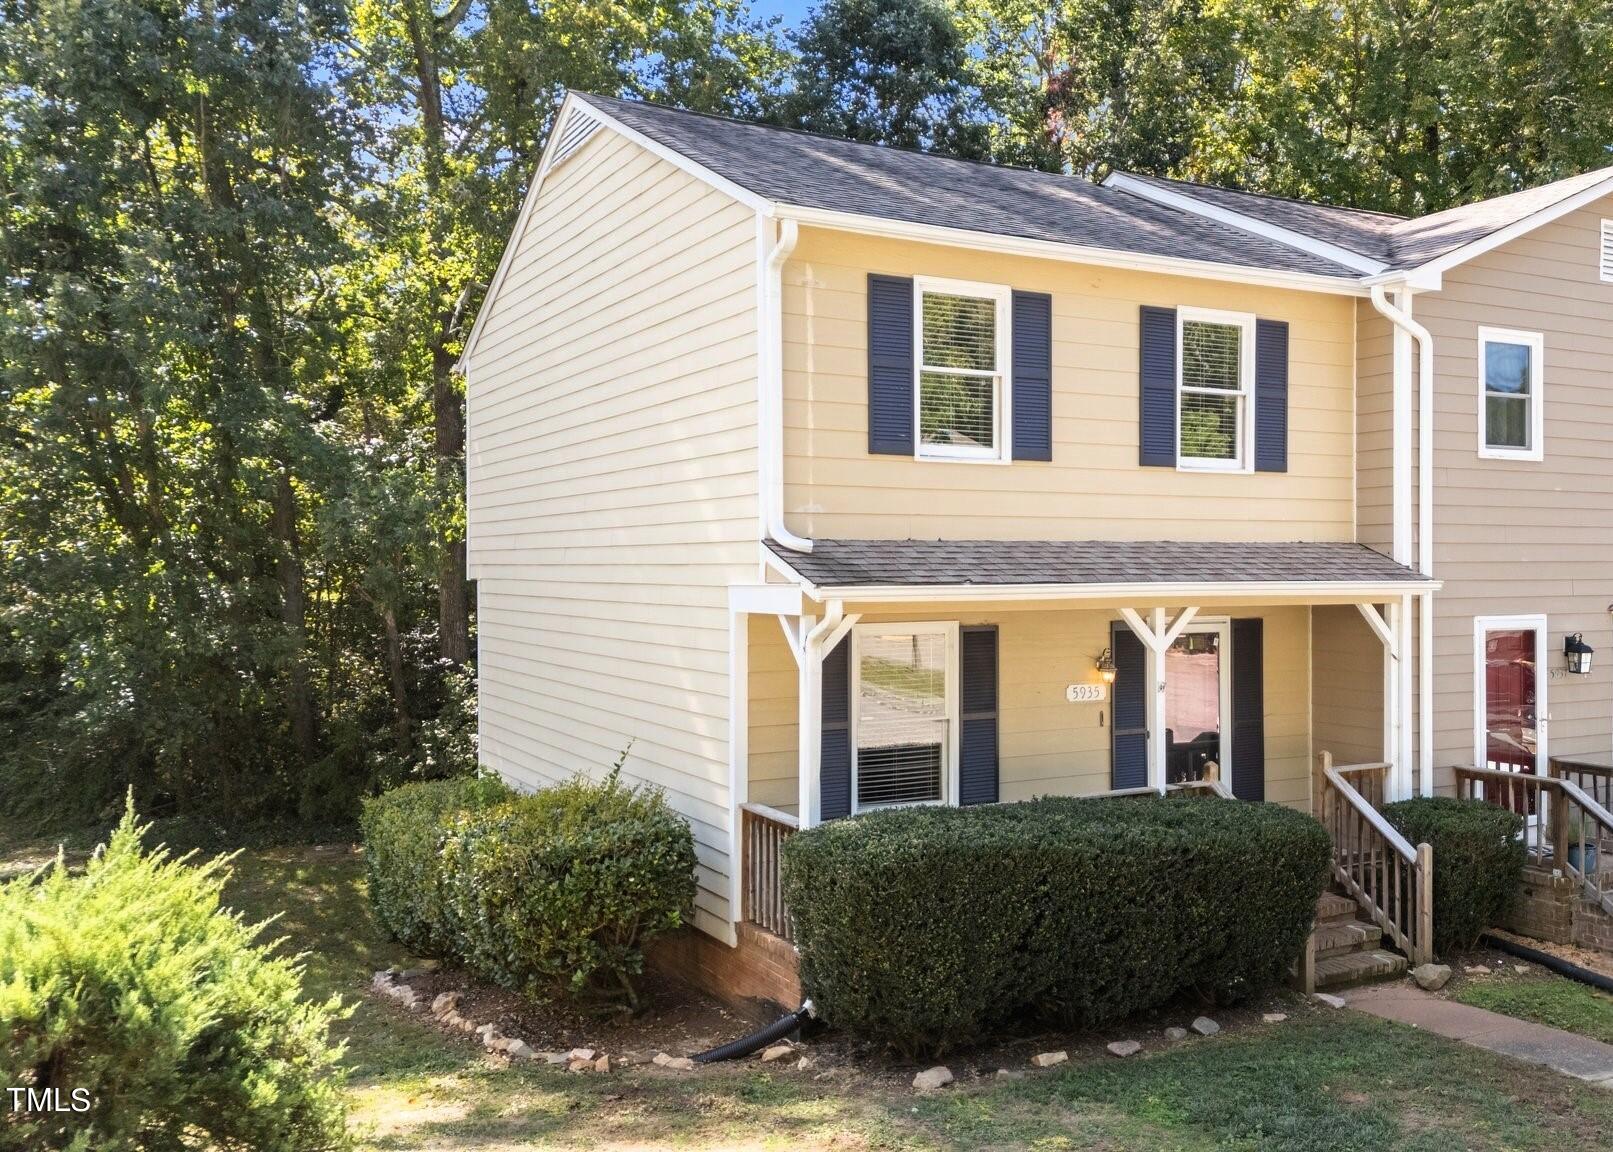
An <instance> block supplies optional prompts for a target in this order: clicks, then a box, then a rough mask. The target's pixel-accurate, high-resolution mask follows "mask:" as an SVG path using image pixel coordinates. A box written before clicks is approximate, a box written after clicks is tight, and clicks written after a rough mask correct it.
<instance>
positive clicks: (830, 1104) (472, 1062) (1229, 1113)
mask: <svg viewBox="0 0 1613 1152" xmlns="http://www.w3.org/2000/svg"><path fill="white" fill-rule="evenodd" d="M231 899H232V901H233V902H234V903H235V904H236V906H238V907H239V908H240V909H241V910H242V911H243V912H245V913H246V914H247V915H249V916H252V917H266V916H268V915H271V914H274V913H279V914H280V915H281V918H280V920H279V921H278V923H277V925H276V927H275V928H274V929H273V931H275V932H277V933H284V934H286V935H287V936H288V937H289V938H290V942H291V946H292V947H295V948H297V949H299V950H306V951H307V952H308V963H309V983H310V985H311V990H312V991H313V992H315V993H316V994H323V993H326V992H329V991H338V992H341V993H342V994H344V995H347V996H350V997H357V996H359V995H360V994H361V993H362V990H363V988H364V986H365V984H366V983H367V979H368V975H369V973H370V972H371V971H373V970H374V969H376V968H378V967H383V966H385V965H387V964H390V963H393V962H396V961H399V960H403V959H406V957H404V956H403V955H402V954H401V953H400V952H399V950H398V949H397V947H396V946H395V945H393V944H392V943H390V942H389V941H388V940H386V939H385V938H384V937H383V936H382V935H381V934H380V933H379V932H378V931H377V929H376V928H375V925H374V922H373V920H372V919H371V918H370V915H369V909H368V905H367V903H366V900H365V895H364V882H363V870H362V865H361V861H360V859H359V857H358V856H357V854H355V853H353V852H351V851H348V850H345V849H325V850H321V849H305V848H297V849H271V850H264V851H256V852H251V853H248V854H246V855H243V856H242V858H241V860H240V862H239V863H238V865H237V878H236V880H235V883H234V886H233V888H232V893H231ZM342 1034H343V1035H344V1037H345V1038H346V1039H347V1040H348V1042H349V1053H348V1061H349V1066H350V1069H351V1092H352V1106H353V1118H354V1123H355V1125H356V1126H357V1128H358V1130H359V1132H360V1134H361V1140H362V1142H363V1146H364V1147H366V1148H373V1149H400V1150H401V1149H438V1148H474V1149H477V1150H479V1152H504V1150H506V1149H508V1150H513V1149H516V1148H528V1147H538V1148H579V1149H582V1148H586V1149H589V1150H590V1152H607V1150H612V1149H649V1148H662V1147H675V1148H691V1149H719V1148H721V1149H730V1148H780V1149H785V1148H790V1149H794V1148H803V1149H829V1148H834V1149H880V1150H893V1152H899V1150H906V1149H951V1148H959V1149H962V1148H1005V1149H1038V1150H1041V1149H1050V1150H1051V1149H1082V1148H1109V1149H1126V1150H1128V1152H1129V1150H1137V1152H1150V1150H1154V1152H1164V1150H1167V1149H1168V1150H1173V1152H1174V1150H1192V1149H1211V1148H1214V1149H1235V1150H1236V1149H1247V1150H1262V1152H1287V1150H1299V1149H1337V1150H1349V1149H1372V1150H1374V1152H1377V1150H1382V1149H1390V1148H1393V1149H1409V1150H1413V1152H1417V1150H1425V1152H1436V1150H1447V1149H1448V1150H1451V1152H1455V1150H1458V1149H1495V1150H1502V1149H1506V1150H1514V1149H1537V1148H1538V1149H1559V1148H1562V1147H1613V1093H1608V1092H1604V1091H1601V1090H1598V1089H1594V1088H1589V1087H1586V1086H1584V1085H1582V1084H1580V1083H1578V1082H1576V1081H1572V1080H1567V1079H1564V1078H1561V1077H1558V1076H1555V1075H1553V1074H1551V1073H1549V1072H1544V1071H1542V1070H1540V1069H1538V1068H1533V1067H1527V1066H1524V1065H1519V1064H1514V1063H1511V1062H1509V1061H1506V1060H1503V1059H1501V1058H1499V1057H1494V1056H1490V1055H1489V1054H1487V1053H1483V1052H1479V1051H1476V1050H1474V1049H1470V1048H1465V1047H1460V1046H1458V1045H1455V1044H1451V1043H1448V1042H1446V1041H1442V1040H1439V1039H1437V1038H1435V1037H1431V1036H1427V1035H1423V1034H1421V1033H1418V1032H1415V1031H1411V1030H1408V1029H1402V1028H1398V1027H1396V1026H1394V1025H1391V1024H1386V1023H1382V1022H1380V1021H1376V1020H1372V1019H1369V1018H1366V1017H1361V1016H1357V1015H1354V1014H1352V1013H1347V1012H1326V1013H1322V1012H1308V1011H1306V1010H1305V1009H1304V1007H1303V1006H1296V1008H1295V1011H1294V1018H1293V1019H1291V1020H1290V1021H1289V1022H1287V1023H1284V1024H1281V1025H1277V1026H1273V1027H1266V1028H1257V1029H1252V1030H1244V1031H1242V1032H1241V1033H1234V1034H1228V1035H1223V1036H1221V1037H1217V1038H1215V1039H1211V1040H1195V1041H1193V1042H1191V1043H1188V1044H1185V1045H1183V1046H1181V1047H1179V1048H1177V1049H1176V1050H1175V1051H1172V1052H1168V1053H1164V1054H1161V1055H1156V1056H1144V1057H1134V1058H1132V1059H1130V1060H1127V1061H1119V1060H1114V1059H1111V1058H1102V1059H1099V1060H1089V1061H1081V1062H1075V1063H1073V1064H1072V1065H1069V1066H1066V1067H1065V1068H1063V1069H1059V1070H1055V1071H1052V1072H1047V1073H1036V1072H1032V1073H1030V1074H1029V1075H1027V1077H1026V1078H1025V1079H1024V1080H1022V1081H1014V1082H998V1081H991V1080H974V1079H973V1078H972V1077H969V1076H968V1075H967V1074H966V1073H965V1072H964V1070H965V1069H968V1068H969V1067H971V1065H970V1062H969V1061H967V1060H965V1059H959V1060H955V1061H954V1062H953V1065H952V1066H953V1069H954V1071H956V1072H960V1080H963V1081H964V1083H962V1084H960V1085H957V1086H954V1087H953V1088H951V1089H948V1090H946V1091H945V1092H944V1093H943V1094H941V1095H938V1096H935V1097H929V1098H920V1097H917V1096H915V1095H914V1094H913V1093H912V1092H911V1091H909V1090H908V1089H907V1087H906V1085H905V1082H904V1080H905V1077H906V1076H907V1075H908V1073H906V1072H901V1071H899V1070H895V1069H892V1068H888V1067H883V1066H878V1065H876V1066H873V1067H871V1068H869V1069H841V1070H837V1071H833V1072H831V1073H829V1074H828V1075H827V1076H826V1077H825V1078H824V1079H818V1078H817V1077H815V1076H814V1075H813V1074H812V1073H810V1072H808V1073H802V1072H798V1071H796V1070H794V1069H785V1070H782V1071H773V1070H771V1068H769V1069H768V1070H764V1069H763V1067H762V1066H760V1065H759V1064H757V1063H754V1062H749V1063H743V1064H735V1065H727V1066H720V1067H715V1068H711V1069H706V1070H702V1071H699V1072H695V1073H690V1074H669V1073H665V1072H662V1071H660V1070H659V1069H630V1070H627V1071H625V1072H620V1073H613V1074H611V1075H609V1076H568V1075H566V1074H565V1073H562V1072H556V1071H552V1070H550V1069H548V1068H539V1067H533V1066H521V1067H516V1068H510V1069H500V1068H498V1067H496V1066H495V1065H494V1064H493V1063H492V1062H491V1061H488V1060H486V1059H484V1058H483V1057H482V1056H481V1054H480V1053H479V1052H477V1051H476V1050H475V1047H474V1045H471V1044H467V1043H465V1042H464V1041H462V1040H456V1039H450V1038H446V1037H443V1036H442V1035H441V1034H439V1033H438V1032H436V1031H435V1030H434V1029H433V1028H431V1027H429V1026H427V1025H426V1024H425V1023H423V1022H422V1021H421V1020H420V1019H419V1018H418V1017H410V1016H408V1015H407V1014H405V1013H402V1012H401V1011H397V1010H394V1009H393V1008H392V1007H390V1006H389V1005H385V1004H380V1003H376V1002H373V1001H369V1000H365V1001H363V1002H362V1003H361V1004H360V1006H359V1010H358V1011H357V1012H356V1013H355V1014H354V1016H353V1017H352V1019H351V1020H349V1021H347V1022H346V1023H345V1024H344V1025H342Z"/></svg>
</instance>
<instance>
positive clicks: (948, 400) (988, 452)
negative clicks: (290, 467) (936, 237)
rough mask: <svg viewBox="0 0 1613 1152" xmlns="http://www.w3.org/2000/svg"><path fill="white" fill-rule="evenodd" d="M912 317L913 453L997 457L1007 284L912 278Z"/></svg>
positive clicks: (1005, 350) (1005, 348) (952, 457)
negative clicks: (914, 374)
mask: <svg viewBox="0 0 1613 1152" xmlns="http://www.w3.org/2000/svg"><path fill="white" fill-rule="evenodd" d="M914 292H915V293H916V294H917V297H918V299H917V300H916V301H915V304H916V309H915V310H916V311H917V313H918V323H917V324H915V325H914V329H915V332H916V333H917V341H918V348H917V350H916V351H917V356H916V357H915V359H916V360H917V362H918V381H917V386H918V398H917V399H918V402H917V404H915V405H914V409H915V411H916V412H917V414H918V439H917V443H918V454H919V455H920V456H921V457H932V458H936V459H947V460H1001V459H1005V458H1006V454H1005V453H1004V451H1003V428H1004V427H1005V425H1004V420H1003V408H1004V406H1005V405H1004V389H1003V381H1004V380H1006V379H1007V378H1008V329H1009V319H1008V312H1009V305H1010V299H1011V297H1010V294H1009V290H1008V289H1007V288H1003V287H998V286H995V285H990V284H968V283H963V282H959V281H951V280H924V279H919V280H915V281H914Z"/></svg>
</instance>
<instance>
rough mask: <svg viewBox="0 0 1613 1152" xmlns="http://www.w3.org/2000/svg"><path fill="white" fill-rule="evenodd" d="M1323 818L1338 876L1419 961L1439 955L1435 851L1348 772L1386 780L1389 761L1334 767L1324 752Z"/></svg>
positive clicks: (1321, 757)
mask: <svg viewBox="0 0 1613 1152" xmlns="http://www.w3.org/2000/svg"><path fill="white" fill-rule="evenodd" d="M1317 759H1318V761H1319V763H1320V766H1321V770H1322V771H1321V777H1322V792H1321V820H1322V824H1323V826H1324V827H1326V828H1327V831H1328V835H1329V837H1330V838H1331V840H1332V841H1333V876H1334V879H1336V880H1337V881H1338V882H1339V883H1340V884H1341V885H1342V886H1343V887H1344V890H1345V891H1346V892H1348V893H1349V894H1350V895H1351V896H1352V897H1353V898H1354V899H1355V902H1356V903H1357V904H1358V905H1360V906H1361V908H1362V909H1363V910H1364V911H1365V912H1366V913H1367V914H1368V915H1369V916H1371V917H1372V919H1373V921H1374V923H1376V924H1377V925H1378V926H1379V927H1380V928H1382V929H1383V931H1384V934H1385V935H1387V936H1388V937H1389V939H1390V940H1391V941H1392V942H1393V943H1394V944H1395V946H1396V947H1397V948H1399V949H1401V951H1403V952H1405V953H1406V955H1408V956H1409V957H1411V962H1412V963H1413V964H1424V963H1427V962H1428V961H1430V960H1432V959H1433V958H1434V850H1433V848H1432V847H1430V846H1429V845H1427V844H1418V845H1416V846H1415V847H1413V846H1412V844H1411V842H1410V841H1408V840H1407V839H1406V838H1405V836H1403V835H1401V833H1400V832H1399V830H1397V829H1396V828H1395V827H1394V825H1392V824H1390V823H1389V821H1388V820H1387V819H1385V817H1384V815H1383V813H1381V812H1379V811H1378V810H1377V808H1376V807H1374V806H1373V804H1371V803H1370V802H1369V801H1368V800H1367V798H1366V797H1365V796H1363V795H1361V793H1360V792H1358V791H1357V790H1356V788H1355V786H1354V785H1353V784H1352V783H1350V780H1349V779H1348V777H1351V776H1356V777H1359V778H1363V779H1378V780H1382V779H1384V778H1385V777H1386V776H1387V774H1388V771H1389V765H1387V764H1381V763H1379V764H1351V765H1343V766H1340V767H1334V765H1333V757H1332V755H1331V754H1330V753H1328V752H1322V753H1319V754H1318V756H1317Z"/></svg>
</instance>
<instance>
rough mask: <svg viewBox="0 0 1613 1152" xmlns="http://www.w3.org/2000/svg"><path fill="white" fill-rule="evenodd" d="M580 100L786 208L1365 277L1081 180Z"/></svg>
mask: <svg viewBox="0 0 1613 1152" xmlns="http://www.w3.org/2000/svg"><path fill="white" fill-rule="evenodd" d="M578 95H579V96H580V97H581V98H582V99H583V100H585V101H587V102H588V103H589V104H592V105H594V106H595V107H597V108H599V109H600V110H601V111H603V112H605V113H606V114H608V115H610V116H613V117H615V118H616V119H617V120H619V121H621V122H622V123H623V124H626V125H627V126H628V127H629V128H632V129H634V130H635V131H637V132H642V133H643V134H644V135H645V136H647V137H649V138H650V139H651V140H654V141H655V142H656V143H658V144H661V145H663V146H665V147H667V148H670V149H672V150H673V151H675V152H677V153H679V154H680V155H683V156H686V157H688V158H689V159H690V160H693V161H695V162H696V163H697V164H700V165H702V166H704V167H705V168H707V169H709V170H711V171H712V172H715V173H716V174H717V175H719V176H721V177H723V178H724V179H726V180H729V181H732V182H733V183H734V184H737V185H739V186H740V187H741V188H744V189H746V190H748V191H750V192H754V193H755V194H757V195H758V196H762V197H765V198H767V199H769V200H774V201H777V202H780V203H784V204H791V205H796V206H800V207H803V208H820V209H826V210H830V211H837V212H853V213H857V214H858V215H863V216H873V217H879V218H883V219H887V220H900V221H904V222H908V223H915V224H930V225H936V226H939V227H942V228H963V229H968V230H971V231H976V232H989V233H993V234H995V235H1000V236H1018V237H1025V238H1028V239H1032V240H1048V241H1053V242H1055V243H1059V244H1074V245H1080V246H1082V247H1096V248H1107V249H1112V250H1118V251H1123V252H1136V253H1142V254H1145V255H1149V256H1162V257H1171V258H1175V259H1185V260H1201V261H1205V262H1207V263H1212V264H1227V265H1232V266H1236V267H1242V268H1259V269H1264V270H1271V271H1279V272H1303V273H1311V274H1313V275H1320V276H1332V277H1338V278H1341V279H1354V278H1355V276H1356V273H1354V272H1352V271H1351V270H1350V269H1348V268H1345V267H1343V266H1342V265H1339V264H1335V263H1333V262H1332V261H1330V260H1326V259H1323V258H1322V257H1320V256H1313V255H1311V254H1309V253H1307V252H1302V251H1299V250H1298V249H1295V248H1290V247H1289V246H1287V245H1286V244H1282V243H1279V242H1277V241H1275V240H1269V239H1266V238H1263V237H1259V236H1255V235H1252V234H1251V233H1248V232H1245V231H1242V230H1241V229H1237V228H1233V227H1230V226H1228V225H1224V224H1218V223H1216V222H1214V221H1208V220H1204V219H1203V218H1201V217H1197V216H1194V215H1193V214H1191V213H1188V212H1184V211H1181V210H1180V209H1176V208H1169V207H1166V206H1164V205H1160V204H1155V203H1153V202H1152V201H1149V200H1146V199H1144V198H1142V197H1140V196H1135V195H1132V194H1130V193H1127V192H1122V191H1120V190H1118V189H1114V188H1105V187H1102V186H1101V185H1097V184H1093V183H1091V182H1090V181H1088V180H1084V179H1081V178H1079V177H1074V176H1065V175H1060V174H1058V173H1052V172H1037V171H1032V170H1029V169H1022V168H1006V167H1001V166H997V165H992V164H981V163H975V162H973V161H969V160H954V159H950V158H948V157H945V156H932V155H927V154H925V153H921V152H909V151H904V150H902V149H898V148H887V147H883V146H881V145H877V144H865V143H860V142H857V141H852V140H841V139H837V138H835V137H830V136H817V135H813V134H811V133H806V132H796V131H791V130H789V129H784V128H775V127H770V126H767V125H762V124H751V123H747V122H745V121H741V120H729V119H726V118H724V117H720V116H708V115H703V114H701V113H696V112H686V111H682V110H678V109H672V108H665V107H661V106H659V105H655V104H649V103H645V102H643V101H636V100H618V99H615V98H613V97H608V96H595V95H591V94H586V93H578Z"/></svg>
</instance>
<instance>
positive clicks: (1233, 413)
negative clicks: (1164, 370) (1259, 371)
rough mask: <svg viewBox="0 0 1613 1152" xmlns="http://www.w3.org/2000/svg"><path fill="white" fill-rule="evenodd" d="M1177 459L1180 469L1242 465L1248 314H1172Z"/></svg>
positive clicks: (1248, 380)
mask: <svg viewBox="0 0 1613 1152" xmlns="http://www.w3.org/2000/svg"><path fill="white" fill-rule="evenodd" d="M1177 324H1178V330H1177V340H1178V343H1179V347H1178V356H1177V358H1176V363H1177V414H1178V420H1177V425H1176V426H1177V460H1178V462H1179V463H1180V465H1181V466H1182V467H1184V468H1205V469H1214V470H1218V471H1238V470H1242V469H1244V468H1246V467H1247V466H1248V453H1249V441H1250V439H1251V437H1250V435H1249V432H1248V424H1249V417H1250V412H1251V405H1250V396H1251V395H1252V394H1253V391H1254V374H1255V363H1254V317H1253V316H1246V315H1243V314H1241V313H1225V312H1211V311H1206V310H1203V309H1196V308H1182V309H1179V310H1178V312H1177Z"/></svg>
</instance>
